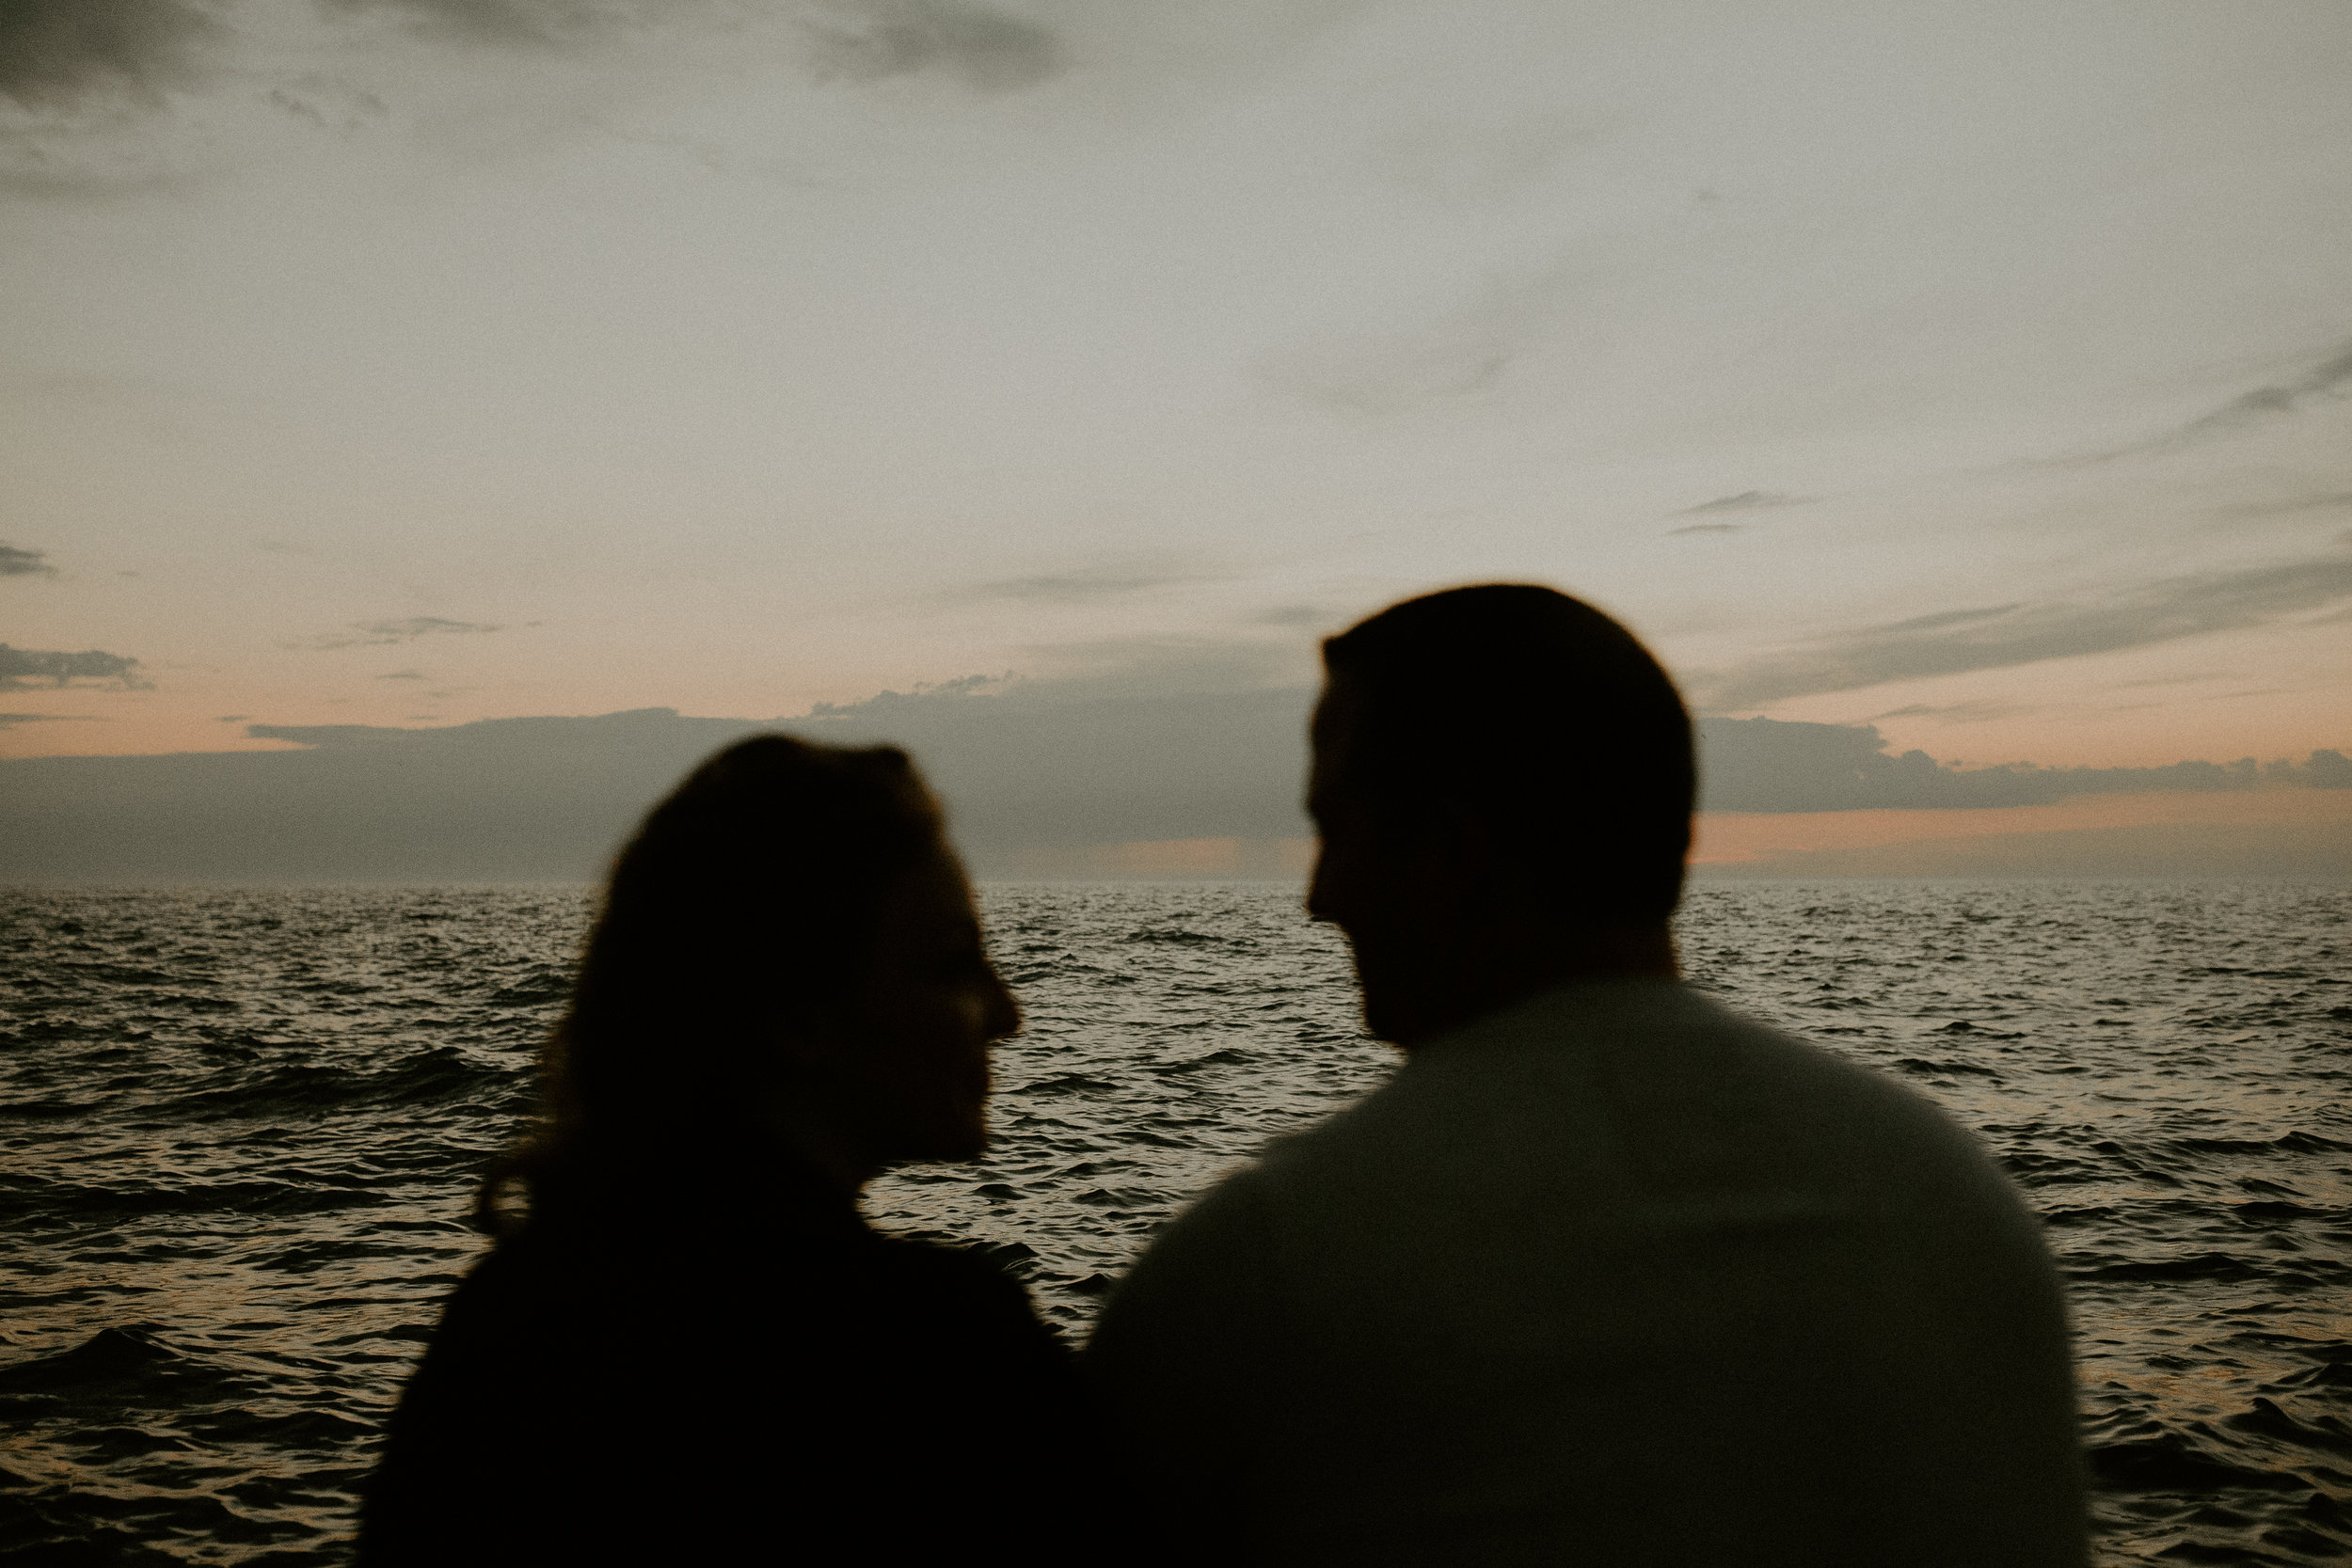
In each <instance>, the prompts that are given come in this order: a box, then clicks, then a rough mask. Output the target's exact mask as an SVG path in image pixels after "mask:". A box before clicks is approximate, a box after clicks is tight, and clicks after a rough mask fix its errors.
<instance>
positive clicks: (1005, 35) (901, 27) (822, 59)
mask: <svg viewBox="0 0 2352 1568" xmlns="http://www.w3.org/2000/svg"><path fill="white" fill-rule="evenodd" d="M840 9H841V10H842V11H843V12H844V16H843V20H842V21H841V22H839V23H816V22H812V23H810V24H808V28H809V32H810V35H811V37H812V38H813V40H814V41H815V44H816V50H817V65H818V70H819V71H822V72H824V73H826V74H828V75H833V76H838V77H843V78H846V79H848V80H850V81H856V82H874V81H881V80H882V79H884V78H886V77H892V76H913V75H918V74H922V73H926V72H937V73H939V74H941V75H945V76H950V77H953V78H955V79H956V80H958V81H960V82H961V83H962V84H963V85H964V86H966V87H971V88H972V89H974V90H975V91H977V92H1010V91H1014V90H1017V89H1019V88H1022V87H1033V86H1035V85H1036V84H1038V83H1039V82H1041V81H1044V80H1045V79H1046V78H1047V77H1049V76H1052V75H1055V74H1056V73H1057V72H1058V71H1060V70H1061V69H1062V67H1063V64H1064V60H1063V55H1062V48H1061V44H1060V41H1059V40H1057V38H1056V37H1055V36H1054V34H1053V33H1052V32H1051V31H1049V30H1048V29H1046V28H1044V27H1041V26H1040V25H1039V24H1036V23H1034V22H1030V21H1028V20H1026V19H1025V18H1022V17H1017V16H1009V15H1007V14H1006V13H1005V12H1003V11H998V10H993V9H991V8H988V7H985V6H979V5H974V4H970V3H968V0H862V3H860V4H857V5H854V6H848V7H842V8H840Z"/></svg>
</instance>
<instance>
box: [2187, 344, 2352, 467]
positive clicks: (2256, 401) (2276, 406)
mask: <svg viewBox="0 0 2352 1568" xmlns="http://www.w3.org/2000/svg"><path fill="white" fill-rule="evenodd" d="M2347 393H2352V343H2345V344H2343V345H2341V346H2339V347H2338V348H2336V349H2334V350H2332V351H2331V352H2330V353H2329V354H2328V356H2326V357H2325V358H2323V359H2321V360H2320V361H2319V362H2318V363H2317V364H2315V365H2313V366H2312V368H2311V369H2310V370H2308V371H2306V372H2304V373H2303V374H2301V375H2299V376H2296V377H2295V378H2294V379H2293V380H2290V381H2286V382H2282V383H2280V385H2277V386H2273V387H2257V388H2254V389H2253V390H2252V391H2250V392H2247V393H2243V394H2241V395H2240V396H2238V397H2234V398H2232V399H2231V400H2230V401H2229V402H2228V403H2225V404H2222V405H2221V406H2220V407H2218V408H2217V409H2215V410H2214V411H2213V412H2212V413H2210V414H2206V415H2203V416H2202V417H2201V418H2198V419H2194V420H2189V422H2188V423H2186V424H2185V425H2183V426H2182V427H2181V428H2180V429H2179V430H2176V431H2174V432H2173V433H2172V435H2171V436H2169V437H2167V438H2166V439H2167V442H2168V443H2169V444H2175V445H2177V444H2179V443H2182V442H2186V441H2194V440H2197V439H2199V438H2201V437H2202V436H2214V435H2220V434H2224V433H2226V432H2229V431H2233V430H2237V429H2240V428H2242V427H2244V426H2246V425H2249V424H2252V423H2254V422H2256V421H2258V420H2267V419H2273V418H2275V417H2277V416H2278V415H2280V414H2292V413H2294V412H2295V411H2296V410H2297V409H2299V408H2303V407H2305V406H2308V405H2309V404H2312V403H2316V402H2319V401H2321V400H2323V399H2333V398H2338V397H2343V396H2344V395H2346V394H2347Z"/></svg>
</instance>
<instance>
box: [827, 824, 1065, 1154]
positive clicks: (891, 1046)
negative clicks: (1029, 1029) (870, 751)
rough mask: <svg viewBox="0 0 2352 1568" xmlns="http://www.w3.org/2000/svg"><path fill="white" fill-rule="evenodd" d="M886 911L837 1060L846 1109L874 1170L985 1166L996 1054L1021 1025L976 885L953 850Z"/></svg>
mask: <svg viewBox="0 0 2352 1568" xmlns="http://www.w3.org/2000/svg"><path fill="white" fill-rule="evenodd" d="M880 915H881V918H880V921H879V924H878V927H877V930H876V933H875V939H874V945H873V947H872V949H871V951H870V953H869V956H868V958H867V962H866V973H865V974H864V976H863V983H862V984H861V985H860V986H859V987H858V990H857V997H856V1002H855V1005H854V1006H853V1007H852V1008H851V1010H850V1017H849V1018H848V1019H847V1020H845V1022H846V1024H847V1027H846V1029H845V1030H844V1035H845V1038H844V1039H843V1040H842V1041H841V1054H840V1055H839V1056H838V1057H836V1058H835V1069H836V1071H835V1074H834V1077H835V1084H834V1087H835V1090H836V1092H837V1094H838V1095H839V1096H840V1099H839V1100H838V1101H837V1103H838V1105H839V1108H840V1111H841V1112H842V1113H843V1116H844V1119H845V1120H848V1121H850V1122H853V1123H854V1124H856V1125H857V1131H858V1132H860V1133H862V1134H863V1135H862V1137H861V1138H860V1139H859V1141H860V1142H861V1143H863V1144H864V1145H865V1146H866V1148H865V1152H866V1155H867V1156H868V1158H869V1159H870V1160H871V1162H872V1163H873V1164H875V1165H877V1166H888V1165H895V1164H912V1163H917V1162H923V1161H930V1160H971V1159H977V1157H978V1156H979V1154H980V1153H981V1151H982V1150H983V1149H984V1148H987V1145H988V1123H987V1112H988V1092H989V1047H990V1046H991V1045H992V1044H993V1042H994V1041H996V1040H999V1039H1002V1038H1004V1037H1006V1036H1008V1035H1009V1034H1011V1033H1013V1032H1014V1031H1015V1030H1017V1029H1019V1028H1020V1027H1021V1009H1020V1006H1019V1005H1018V1004H1016V1003H1015V1002H1014V1001H1013V997H1012V993H1011V992H1010V991H1009V990H1006V989H1005V983H1004V981H1002V980H1000V979H998V978H997V975H996V971H995V970H994V969H993V968H992V967H991V966H990V964H989V961H988V955H987V952H986V951H985V949H984V948H983V947H982V946H981V942H980V923H979V917H978V915H977V913H976V912H975V911H974V909H973V904H972V890H971V887H970V885H969V884H968V883H966V882H965V880H964V877H963V871H962V868H961V866H959V865H958V864H957V863H956V862H955V859H954V857H953V856H952V855H951V854H949V853H948V851H947V850H946V847H944V846H943V847H939V848H938V849H936V850H934V851H933V852H932V853H931V854H930V856H928V857H926V858H925V860H924V861H923V862H922V863H920V864H918V865H917V866H915V867H914V868H913V869H911V870H910V871H908V872H907V873H906V874H905V875H903V876H902V877H900V878H899V879H898V881H897V883H896V884H895V885H894V886H893V887H891V888H890V889H889V891H888V892H887V893H886V894H885V895H884V896H883V899H882V909H881V911H880ZM845 1130H846V1129H845Z"/></svg>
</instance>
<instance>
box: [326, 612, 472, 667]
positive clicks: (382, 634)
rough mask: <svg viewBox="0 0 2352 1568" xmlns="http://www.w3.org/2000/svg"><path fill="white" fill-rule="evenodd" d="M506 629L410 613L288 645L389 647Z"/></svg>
mask: <svg viewBox="0 0 2352 1568" xmlns="http://www.w3.org/2000/svg"><path fill="white" fill-rule="evenodd" d="M504 629H505V628H504V627H503V626H493V625H490V624H488V623H486V622H482V621H445V620H443V619H441V617H439V616H437V615H411V616H409V617H408V618H407V619H406V620H405V621H360V622H356V623H354V624H353V625H352V626H351V627H350V628H349V629H348V630H345V631H323V632H320V633H319V634H318V635H317V636H315V637H306V638H302V639H300V640H298V641H293V642H289V643H287V644H285V646H287V647H289V648H302V649H308V650H310V651H313V652H326V651H328V650H332V649H335V648H389V647H392V646H394V645H395V644H398V643H402V642H414V641H416V640H417V639H418V638H420V637H434V636H438V635H441V634H444V633H447V634H452V635H454V634H458V633H465V632H491V631H503V630H504ZM391 678H398V677H391Z"/></svg>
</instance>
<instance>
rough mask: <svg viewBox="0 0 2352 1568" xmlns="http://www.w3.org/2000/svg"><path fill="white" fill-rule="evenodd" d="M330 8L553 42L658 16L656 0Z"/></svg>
mask: <svg viewBox="0 0 2352 1568" xmlns="http://www.w3.org/2000/svg"><path fill="white" fill-rule="evenodd" d="M324 3H325V5H326V8H327V9H329V10H337V11H343V12H347V13H357V12H362V11H372V12H382V13H389V14H393V15H399V16H405V18H407V19H408V20H409V21H410V22H412V23H413V24H415V25H416V26H417V27H418V28H419V29H420V30H421V31H423V32H426V33H429V34H432V35H435V36H437V37H443V38H448V39H450V40H455V41H460V42H469V43H488V44H521V45H529V46H538V47H549V46H556V45H562V44H565V43H570V42H573V41H575V40H580V39H583V38H587V37H590V36H592V35H595V34H597V33H603V32H609V31H611V30H612V29H614V28H617V27H623V26H628V25H631V24H644V23H646V22H650V21H653V20H656V19H657V18H659V17H660V15H661V14H662V13H663V11H664V10H665V9H674V8H682V7H669V8H665V7H663V6H661V5H660V4H658V3H653V0H645V3H639V4H630V3H628V0H324Z"/></svg>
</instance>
